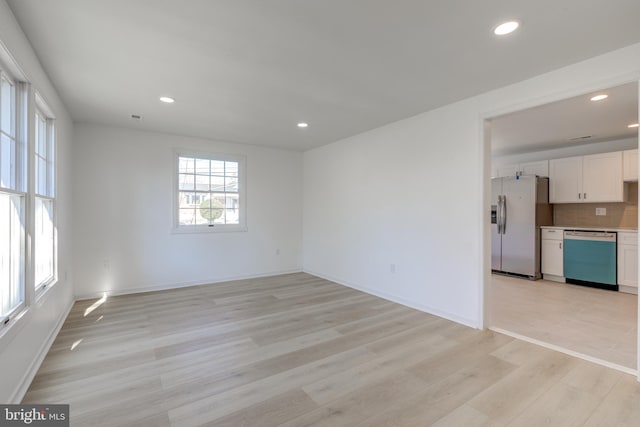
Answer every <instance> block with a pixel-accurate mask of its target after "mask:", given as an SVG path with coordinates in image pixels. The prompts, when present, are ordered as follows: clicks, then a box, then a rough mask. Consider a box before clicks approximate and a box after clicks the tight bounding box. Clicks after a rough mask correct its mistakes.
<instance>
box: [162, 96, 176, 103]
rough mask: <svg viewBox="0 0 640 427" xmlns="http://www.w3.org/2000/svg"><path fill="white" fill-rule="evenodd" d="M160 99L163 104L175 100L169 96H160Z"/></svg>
mask: <svg viewBox="0 0 640 427" xmlns="http://www.w3.org/2000/svg"><path fill="white" fill-rule="evenodd" d="M160 101H162V102H164V103H165V104H173V103H174V102H176V100H175V99H173V98H171V97H170V96H161V97H160Z"/></svg>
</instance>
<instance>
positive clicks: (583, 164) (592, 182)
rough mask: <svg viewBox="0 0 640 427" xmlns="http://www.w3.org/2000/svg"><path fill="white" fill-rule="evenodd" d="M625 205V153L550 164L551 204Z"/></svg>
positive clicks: (553, 161)
mask: <svg viewBox="0 0 640 427" xmlns="http://www.w3.org/2000/svg"><path fill="white" fill-rule="evenodd" d="M623 201H624V182H623V177H622V151H616V152H613V153H603V154H592V155H589V156H580V157H568V158H564V159H554V160H550V161H549V202H550V203H601V202H623Z"/></svg>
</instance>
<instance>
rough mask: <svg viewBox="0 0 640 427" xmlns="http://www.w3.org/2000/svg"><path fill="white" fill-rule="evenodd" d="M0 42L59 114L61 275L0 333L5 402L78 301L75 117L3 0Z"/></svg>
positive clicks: (18, 393)
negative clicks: (73, 254)
mask: <svg viewBox="0 0 640 427" xmlns="http://www.w3.org/2000/svg"><path fill="white" fill-rule="evenodd" d="M0 42H1V43H2V44H3V45H4V46H5V47H6V49H7V50H8V51H9V52H10V53H11V55H12V56H13V58H14V59H15V62H17V64H18V65H19V67H20V68H21V69H22V73H23V74H24V75H25V76H26V79H27V80H28V81H29V82H31V84H32V86H33V87H34V88H35V89H36V90H37V91H38V92H39V93H40V94H41V95H42V96H43V97H44V99H45V100H46V102H47V103H48V105H49V107H51V108H52V110H53V112H54V113H55V115H56V128H57V140H56V143H57V162H58V164H57V173H58V176H57V178H58V180H57V198H58V202H57V203H58V205H57V214H58V218H57V221H58V270H59V280H58V282H57V283H56V284H55V285H54V286H52V287H51V288H50V289H49V290H47V291H46V292H45V293H44V294H43V295H42V297H41V298H40V299H39V300H38V301H37V302H36V303H35V304H34V305H31V306H30V307H29V308H28V310H27V311H26V313H25V314H24V316H23V317H22V318H20V319H18V320H17V321H16V322H15V323H14V324H13V325H12V326H11V327H9V328H5V329H4V330H3V335H2V336H0V367H1V368H0V402H2V403H17V402H18V401H19V400H20V399H21V398H22V395H23V394H24V393H25V392H26V388H27V387H28V386H29V384H30V382H31V379H32V377H33V375H35V373H36V370H37V368H38V366H39V364H40V361H41V360H42V358H44V356H45V355H46V352H47V350H48V348H49V346H50V344H51V343H52V340H53V338H55V334H56V332H57V328H58V327H59V326H60V325H61V322H62V321H63V320H64V318H65V316H66V313H67V311H68V310H69V309H70V307H71V304H72V302H73V290H72V275H71V268H70V267H71V249H72V248H71V244H72V239H71V227H72V215H71V213H72V210H71V201H72V197H71V167H72V165H71V146H72V137H73V131H72V123H71V119H70V117H69V114H68V112H67V111H66V109H65V107H64V105H63V104H62V102H61V101H60V99H59V97H58V95H57V93H56V91H55V89H54V88H53V86H52V85H51V83H50V82H49V79H48V77H47V75H46V74H45V72H44V70H43V69H42V67H41V66H40V63H39V62H38V59H37V57H36V55H35V53H34V52H33V49H32V48H31V46H30V45H29V42H28V40H27V38H26V36H25V35H24V33H23V32H22V30H21V29H20V27H19V26H18V24H17V22H16V21H15V19H14V17H13V14H12V13H11V10H10V9H9V7H8V6H7V4H6V2H5V1H4V0H0Z"/></svg>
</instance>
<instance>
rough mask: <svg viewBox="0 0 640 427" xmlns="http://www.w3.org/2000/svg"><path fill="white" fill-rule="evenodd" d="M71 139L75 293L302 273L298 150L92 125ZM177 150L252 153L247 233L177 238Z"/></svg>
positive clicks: (78, 128) (84, 294)
mask: <svg viewBox="0 0 640 427" xmlns="http://www.w3.org/2000/svg"><path fill="white" fill-rule="evenodd" d="M74 140H75V147H74V179H73V182H74V194H75V195H76V197H75V204H74V213H75V222H74V228H75V235H74V239H75V243H74V247H75V257H74V260H75V263H74V266H75V273H74V276H75V285H76V286H75V291H76V296H77V297H80V298H82V297H88V296H96V295H99V294H100V293H102V292H108V293H129V292H139V291H144V290H150V289H159V288H166V287H176V286H183V285H190V284H201V283H211V282H217V281H223V280H228V279H235V278H242V277H250V276H260V275H268V274H278V273H282V272H290V271H299V270H301V268H302V256H301V252H302V154H301V153H300V152H294V151H287V150H279V149H267V148H260V147H256V146H250V145H240V144H230V143H223V142H214V141H207V140H201V139H194V138H188V137H180V136H173V135H167V134H158V133H151V132H142V131H137V130H129V129H118V128H112V127H104V126H98V125H90V124H76V128H75V137H74ZM174 149H188V150H195V151H203V152H211V153H224V154H239V155H244V156H246V160H247V207H248V209H247V226H248V231H246V232H229V233H204V234H173V233H172V232H171V231H172V220H173V217H172V212H173V207H172V200H173V199H172V197H173V194H172V189H173V185H174V184H173V171H174V166H173V164H174V152H173V150H174ZM277 249H280V253H279V255H277V254H276V250H277Z"/></svg>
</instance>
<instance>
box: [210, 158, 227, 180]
mask: <svg viewBox="0 0 640 427" xmlns="http://www.w3.org/2000/svg"><path fill="white" fill-rule="evenodd" d="M211 175H218V176H224V162H223V161H221V160H212V161H211Z"/></svg>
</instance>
